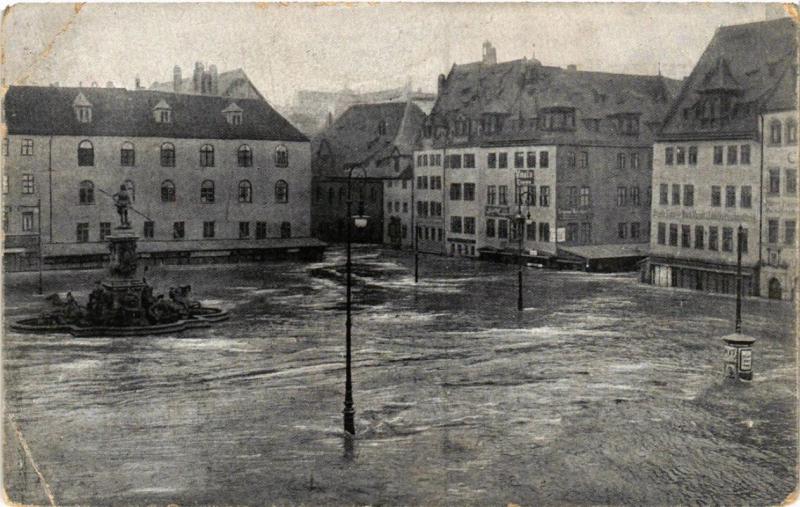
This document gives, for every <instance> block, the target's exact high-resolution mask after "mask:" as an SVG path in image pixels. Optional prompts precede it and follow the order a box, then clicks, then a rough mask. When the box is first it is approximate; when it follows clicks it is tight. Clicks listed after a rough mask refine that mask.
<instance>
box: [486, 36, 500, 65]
mask: <svg viewBox="0 0 800 507" xmlns="http://www.w3.org/2000/svg"><path fill="white" fill-rule="evenodd" d="M496 63H497V50H496V49H495V48H494V46H492V43H491V42H489V41H488V40H487V41H486V42H484V43H483V64H484V65H494V64H496Z"/></svg>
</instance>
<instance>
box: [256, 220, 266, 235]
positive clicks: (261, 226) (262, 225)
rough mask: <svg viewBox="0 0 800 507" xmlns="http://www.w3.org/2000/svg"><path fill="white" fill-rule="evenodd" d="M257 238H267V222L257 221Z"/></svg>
mask: <svg viewBox="0 0 800 507" xmlns="http://www.w3.org/2000/svg"><path fill="white" fill-rule="evenodd" d="M256 239H267V223H266V222H256Z"/></svg>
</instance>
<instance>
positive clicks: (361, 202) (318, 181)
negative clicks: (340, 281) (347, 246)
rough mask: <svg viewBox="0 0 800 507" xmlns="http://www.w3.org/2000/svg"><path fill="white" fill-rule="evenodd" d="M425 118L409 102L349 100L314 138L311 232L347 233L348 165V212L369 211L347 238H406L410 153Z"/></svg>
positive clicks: (333, 236)
mask: <svg viewBox="0 0 800 507" xmlns="http://www.w3.org/2000/svg"><path fill="white" fill-rule="evenodd" d="M424 118H425V114H424V113H423V112H422V111H421V110H420V109H419V107H417V106H416V105H415V104H414V103H412V102H406V103H401V102H392V103H385V104H360V105H356V106H351V107H350V108H349V109H348V110H347V111H345V112H344V113H343V114H342V115H341V116H340V117H339V118H338V119H337V120H336V121H335V122H334V123H333V124H332V125H331V126H330V127H328V128H327V129H325V130H324V131H323V132H322V133H321V134H320V135H318V136H317V137H315V138H314V141H313V143H312V150H313V161H312V171H313V174H314V179H313V188H314V202H313V207H312V224H313V227H312V230H313V231H314V234H315V235H316V237H318V238H320V239H323V240H326V241H344V240H345V239H346V232H347V220H346V215H347V213H346V209H347V190H348V189H347V184H348V183H347V174H348V172H350V171H352V174H353V181H351V191H352V193H353V196H352V205H351V212H352V213H353V214H356V213H363V214H365V215H367V216H369V219H368V220H367V226H366V228H364V229H358V230H352V231H351V232H352V234H353V236H352V239H353V240H354V241H356V242H368V243H382V242H386V243H389V244H395V245H396V244H397V241H398V240H399V241H400V243H401V244H403V245H409V244H410V240H411V235H410V234H409V233H408V230H409V227H410V225H411V216H412V215H411V209H410V206H411V192H412V184H411V175H412V170H411V167H412V165H413V162H412V158H411V157H412V153H413V150H414V145H415V142H416V138H417V136H418V135H419V131H420V128H421V126H422V122H423V121H424ZM404 226H405V228H404ZM404 230H405V231H406V232H405V236H403V231H404ZM398 234H399V236H398ZM393 236H394V237H395V238H396V239H392V237H393Z"/></svg>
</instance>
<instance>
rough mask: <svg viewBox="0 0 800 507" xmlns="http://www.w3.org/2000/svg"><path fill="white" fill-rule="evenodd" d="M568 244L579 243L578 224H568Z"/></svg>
mask: <svg viewBox="0 0 800 507" xmlns="http://www.w3.org/2000/svg"><path fill="white" fill-rule="evenodd" d="M566 240H567V242H568V243H576V242H577V241H578V224H577V223H574V222H570V223H568V224H567V238H566Z"/></svg>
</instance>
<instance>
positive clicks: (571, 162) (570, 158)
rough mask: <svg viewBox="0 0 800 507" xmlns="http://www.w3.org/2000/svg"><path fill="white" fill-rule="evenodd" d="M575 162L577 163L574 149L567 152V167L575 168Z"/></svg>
mask: <svg viewBox="0 0 800 507" xmlns="http://www.w3.org/2000/svg"><path fill="white" fill-rule="evenodd" d="M575 163H576V160H575V152H574V151H570V152H568V153H567V167H568V168H569V169H575Z"/></svg>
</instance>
